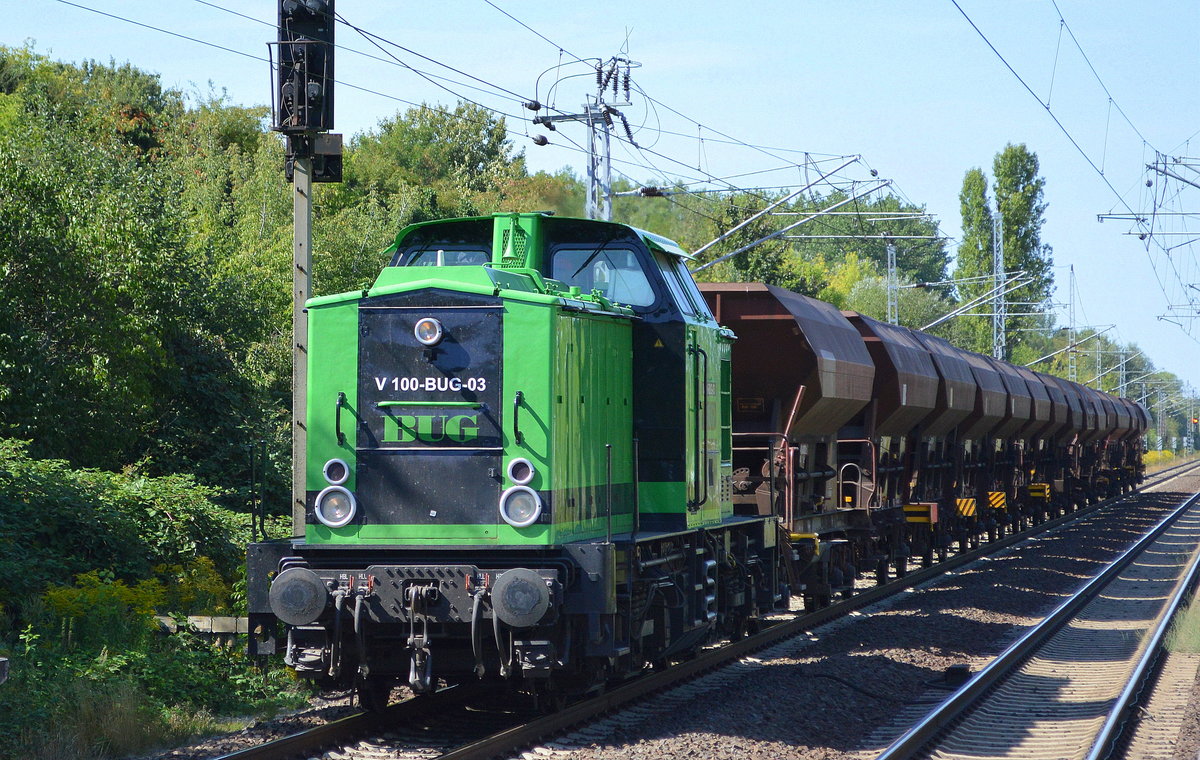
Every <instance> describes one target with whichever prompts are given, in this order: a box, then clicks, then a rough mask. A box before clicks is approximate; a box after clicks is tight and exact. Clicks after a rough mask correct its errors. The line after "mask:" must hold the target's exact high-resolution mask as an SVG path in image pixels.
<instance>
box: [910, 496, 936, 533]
mask: <svg viewBox="0 0 1200 760" xmlns="http://www.w3.org/2000/svg"><path fill="white" fill-rule="evenodd" d="M904 521H905V522H908V523H925V524H927V525H929V527H931V528H932V527H933V526H934V524H935V523H937V521H938V513H937V504H936V503H935V502H920V503H917V504H905V505H904Z"/></svg>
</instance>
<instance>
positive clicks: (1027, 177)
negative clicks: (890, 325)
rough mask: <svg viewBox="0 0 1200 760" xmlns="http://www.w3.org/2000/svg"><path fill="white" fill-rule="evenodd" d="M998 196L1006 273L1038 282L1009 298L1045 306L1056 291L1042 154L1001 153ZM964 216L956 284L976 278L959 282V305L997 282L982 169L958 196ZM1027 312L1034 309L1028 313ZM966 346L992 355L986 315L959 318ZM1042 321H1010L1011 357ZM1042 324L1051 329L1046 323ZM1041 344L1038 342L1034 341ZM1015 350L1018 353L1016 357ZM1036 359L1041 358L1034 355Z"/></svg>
mask: <svg viewBox="0 0 1200 760" xmlns="http://www.w3.org/2000/svg"><path fill="white" fill-rule="evenodd" d="M992 177H993V188H992V189H993V192H994V194H995V197H996V204H997V206H998V208H999V210H1000V214H1001V220H1002V229H1001V237H1002V248H1003V251H1004V270H1005V271H1006V272H1017V271H1022V272H1025V274H1026V275H1028V276H1029V277H1031V278H1033V282H1032V283H1031V284H1029V285H1027V286H1025V287H1022V288H1018V289H1017V290H1014V291H1012V292H1010V293H1008V294H1007V295H1006V296H1005V299H1006V300H1008V301H1013V302H1022V303H1034V304H1037V303H1043V302H1046V301H1048V300H1049V298H1050V296H1051V294H1052V293H1053V291H1054V276H1053V273H1052V270H1051V267H1052V265H1053V260H1052V256H1051V249H1050V246H1049V245H1046V244H1044V243H1042V242H1041V229H1042V225H1043V224H1044V223H1045V218H1044V213H1045V211H1046V204H1045V202H1044V200H1043V190H1044V188H1045V184H1046V183H1045V180H1044V179H1042V178H1041V177H1040V176H1038V158H1037V154H1036V153H1033V152H1031V151H1030V150H1029V149H1028V148H1027V147H1026V146H1025V145H1024V144H1021V145H1013V144H1011V143H1010V144H1008V145H1006V146H1005V147H1004V150H1002V151H1001V152H999V153H997V154H996V158H995V160H994V161H993V163H992ZM958 197H959V204H960V208H961V212H962V228H963V237H962V241H961V242H960V244H959V248H958V261H957V266H956V267H955V271H954V277H955V279H957V280H967V279H971V278H974V279H971V281H969V282H964V283H960V284H959V285H958V292H959V294H960V303H965V302H966V301H968V300H970V299H972V298H974V297H976V296H979V295H981V294H983V293H987V292H988V291H989V290H991V289H992V288H993V286H994V285H995V283H994V282H993V280H992V279H991V275H992V273H993V269H994V266H993V255H994V250H995V249H994V232H995V229H994V228H995V221H994V219H993V217H992V208H991V203H990V201H989V200H988V187H987V177H986V176H985V175H984V173H983V170H981V169H978V168H974V169H970V170H968V171H967V173H966V176H964V177H963V185H962V190H961V192H960V193H959V196H958ZM990 309H991V302H990V301H988V302H985V303H984V304H983V305H982V306H981V307H980V308H978V309H975V310H974V311H977V312H988V311H990ZM1023 310H1025V311H1028V310H1030V309H1028V308H1025V309H1023ZM959 321H960V322H962V330H961V332H962V339H963V345H964V346H965V347H967V348H970V349H972V350H975V351H980V352H983V353H988V354H990V353H991V352H992V320H991V318H990V317H983V316H971V315H968V316H964V317H960V318H959ZM1036 321H1037V318H1028V317H1025V318H1021V317H1009V318H1008V320H1007V321H1006V322H1005V326H1006V331H1007V332H1006V336H1007V339H1008V340H1007V345H1006V355H1007V356H1008V358H1010V359H1015V358H1016V355H1017V353H1022V354H1023V353H1033V352H1031V351H1026V352H1019V351H1018V348H1017V347H1018V345H1019V344H1020V343H1028V342H1030V341H1025V340H1022V339H1021V338H1019V337H1018V336H1020V335H1021V333H1018V332H1016V331H1017V330H1018V329H1028V328H1031V327H1036V326H1037V325H1036ZM1041 321H1042V323H1043V326H1045V327H1049V326H1050V323H1049V321H1048V320H1046V319H1042V320H1041ZM1035 340H1036V339H1035ZM1015 352H1016V353H1015ZM1031 358H1036V356H1035V357H1031Z"/></svg>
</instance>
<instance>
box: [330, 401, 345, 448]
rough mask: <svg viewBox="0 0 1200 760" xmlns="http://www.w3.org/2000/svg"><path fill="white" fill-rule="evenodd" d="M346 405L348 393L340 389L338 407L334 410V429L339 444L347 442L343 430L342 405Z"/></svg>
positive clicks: (342, 444)
mask: <svg viewBox="0 0 1200 760" xmlns="http://www.w3.org/2000/svg"><path fill="white" fill-rule="evenodd" d="M345 405H346V394H345V393H343V392H342V391H338V395H337V407H336V408H335V409H334V411H333V430H334V432H335V433H337V442H338V446H344V445H345V443H346V434H345V433H343V432H342V407H344V406H345Z"/></svg>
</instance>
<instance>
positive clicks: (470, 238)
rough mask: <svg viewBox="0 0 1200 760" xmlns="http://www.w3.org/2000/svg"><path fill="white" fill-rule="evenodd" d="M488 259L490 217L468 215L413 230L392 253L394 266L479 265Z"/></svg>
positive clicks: (490, 232)
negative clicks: (460, 218) (477, 217)
mask: <svg viewBox="0 0 1200 760" xmlns="http://www.w3.org/2000/svg"><path fill="white" fill-rule="evenodd" d="M491 260H492V220H490V219H468V220H465V221H460V222H447V223H444V224H434V225H430V226H428V227H421V228H418V229H416V230H413V231H412V232H411V233H409V234H408V235H407V236H405V238H404V240H403V241H401V243H400V245H399V246H398V247H397V248H396V251H395V253H394V254H393V256H392V263H391V265H392V266H394V267H451V266H480V265H482V264H486V263H488V262H489V261H491Z"/></svg>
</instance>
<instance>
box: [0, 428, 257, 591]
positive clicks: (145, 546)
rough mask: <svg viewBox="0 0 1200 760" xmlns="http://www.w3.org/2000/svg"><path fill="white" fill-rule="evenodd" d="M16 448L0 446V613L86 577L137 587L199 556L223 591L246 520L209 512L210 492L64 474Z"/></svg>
mask: <svg viewBox="0 0 1200 760" xmlns="http://www.w3.org/2000/svg"><path fill="white" fill-rule="evenodd" d="M26 449H27V444H26V443H24V442H21V441H13V440H9V439H0V605H3V606H4V607H7V608H12V607H13V606H14V605H19V603H20V600H19V597H20V596H21V595H25V594H28V593H30V592H34V593H38V592H40V591H42V590H43V589H45V588H47V587H48V586H51V585H53V584H56V583H59V584H61V583H63V582H65V581H67V580H68V579H70V578H73V577H75V576H77V575H80V574H82V573H87V572H89V571H93V570H95V571H99V572H108V573H111V574H112V576H113V577H114V578H119V579H123V580H125V581H128V582H130V583H137V582H138V581H142V580H149V579H151V578H153V577H154V576H155V572H154V570H155V568H156V566H173V567H180V568H183V567H188V566H192V565H193V564H194V563H196V562H197V561H198V560H199V558H200V557H206V558H208V559H207V560H206V561H209V562H210V563H211V568H212V570H213V571H214V572H215V573H217V574H218V575H219V576H220V577H221V578H223V579H226V582H227V583H228V582H231V581H232V580H233V579H234V578H236V577H237V576H238V573H239V572H240V567H241V565H242V556H243V555H242V550H241V547H242V546H244V545H245V543H246V539H247V538H248V535H247V534H248V532H249V517H248V516H246V515H235V514H233V513H231V512H228V511H227V510H224V509H222V508H220V507H218V506H216V504H215V503H214V499H215V498H216V497H217V496H218V495H219V492H218V491H217V490H216V489H213V488H210V487H208V486H202V485H199V484H197V483H196V482H195V481H194V480H192V479H191V478H190V477H187V476H180V475H171V476H167V477H161V478H144V477H131V476H127V475H122V474H118V473H110V472H100V471H96V470H73V469H71V468H70V467H69V466H68V465H67V463H66V462H63V461H61V460H53V459H51V460H37V459H32V458H30V457H29V456H28V454H27V453H26Z"/></svg>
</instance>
